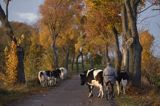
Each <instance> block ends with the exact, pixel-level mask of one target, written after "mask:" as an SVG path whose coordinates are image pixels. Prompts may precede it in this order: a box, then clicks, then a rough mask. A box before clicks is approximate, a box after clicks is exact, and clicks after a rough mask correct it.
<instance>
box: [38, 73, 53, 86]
mask: <svg viewBox="0 0 160 106" xmlns="http://www.w3.org/2000/svg"><path fill="white" fill-rule="evenodd" d="M38 79H39V82H40V84H41V86H42V87H46V86H53V85H55V81H56V79H55V77H53V76H51V71H49V70H46V71H39V73H38Z"/></svg>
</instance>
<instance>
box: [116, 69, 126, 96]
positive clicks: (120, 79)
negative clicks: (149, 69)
mask: <svg viewBox="0 0 160 106" xmlns="http://www.w3.org/2000/svg"><path fill="white" fill-rule="evenodd" d="M128 81H129V75H128V73H127V72H125V71H121V72H117V78H116V85H117V91H118V95H119V94H120V91H121V88H122V92H123V94H126V86H127V83H128Z"/></svg>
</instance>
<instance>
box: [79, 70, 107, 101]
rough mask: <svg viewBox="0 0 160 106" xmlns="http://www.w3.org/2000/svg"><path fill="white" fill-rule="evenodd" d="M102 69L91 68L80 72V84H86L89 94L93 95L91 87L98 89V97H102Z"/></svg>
mask: <svg viewBox="0 0 160 106" xmlns="http://www.w3.org/2000/svg"><path fill="white" fill-rule="evenodd" d="M102 75H103V71H102V70H97V69H91V70H88V71H85V72H83V73H81V74H80V79H81V85H85V84H86V85H88V88H89V96H88V97H91V96H93V87H97V88H98V89H99V94H98V97H101V98H102V97H103V95H104V93H103V77H102Z"/></svg>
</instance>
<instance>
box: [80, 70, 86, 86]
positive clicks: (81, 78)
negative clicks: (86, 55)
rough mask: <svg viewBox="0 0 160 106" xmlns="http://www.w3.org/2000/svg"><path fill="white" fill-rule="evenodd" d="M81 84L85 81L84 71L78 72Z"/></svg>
mask: <svg viewBox="0 0 160 106" xmlns="http://www.w3.org/2000/svg"><path fill="white" fill-rule="evenodd" d="M80 80H81V85H84V84H85V83H86V72H83V73H81V74H80Z"/></svg>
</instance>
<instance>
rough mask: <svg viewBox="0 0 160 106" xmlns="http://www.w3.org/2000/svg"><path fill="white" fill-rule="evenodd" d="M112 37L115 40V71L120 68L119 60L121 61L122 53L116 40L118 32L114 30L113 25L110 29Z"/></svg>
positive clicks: (118, 70)
mask: <svg viewBox="0 0 160 106" xmlns="http://www.w3.org/2000/svg"><path fill="white" fill-rule="evenodd" d="M112 31H113V34H114V37H115V41H116V47H115V49H116V50H115V64H116V67H115V68H116V70H117V72H120V70H121V62H122V54H121V51H120V49H119V41H118V32H117V30H116V28H115V27H113V29H112Z"/></svg>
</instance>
